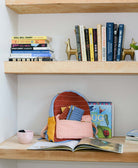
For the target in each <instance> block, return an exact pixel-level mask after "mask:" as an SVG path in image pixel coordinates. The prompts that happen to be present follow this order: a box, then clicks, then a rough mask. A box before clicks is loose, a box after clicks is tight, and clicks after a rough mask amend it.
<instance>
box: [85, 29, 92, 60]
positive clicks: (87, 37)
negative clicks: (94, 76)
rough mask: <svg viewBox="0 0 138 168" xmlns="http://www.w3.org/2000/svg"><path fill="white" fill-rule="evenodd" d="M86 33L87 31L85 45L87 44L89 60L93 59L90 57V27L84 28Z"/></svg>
mask: <svg viewBox="0 0 138 168" xmlns="http://www.w3.org/2000/svg"><path fill="white" fill-rule="evenodd" d="M84 33H85V45H86V56H87V61H91V59H90V42H89V30H88V29H84Z"/></svg>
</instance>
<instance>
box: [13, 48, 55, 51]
mask: <svg viewBox="0 0 138 168" xmlns="http://www.w3.org/2000/svg"><path fill="white" fill-rule="evenodd" d="M20 50H24V51H26V50H27V51H28V50H30V51H33V50H50V48H49V47H28V48H27V47H22V48H19V47H17V48H15V47H14V48H11V52H12V51H20ZM50 51H52V50H50Z"/></svg>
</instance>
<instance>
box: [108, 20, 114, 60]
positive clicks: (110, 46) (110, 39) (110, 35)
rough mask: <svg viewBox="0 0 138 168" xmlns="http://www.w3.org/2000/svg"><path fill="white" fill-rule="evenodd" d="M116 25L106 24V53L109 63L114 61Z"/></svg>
mask: <svg viewBox="0 0 138 168" xmlns="http://www.w3.org/2000/svg"><path fill="white" fill-rule="evenodd" d="M113 39H114V23H106V51H107V59H106V60H107V61H113V52H114V48H113V46H114V40H113Z"/></svg>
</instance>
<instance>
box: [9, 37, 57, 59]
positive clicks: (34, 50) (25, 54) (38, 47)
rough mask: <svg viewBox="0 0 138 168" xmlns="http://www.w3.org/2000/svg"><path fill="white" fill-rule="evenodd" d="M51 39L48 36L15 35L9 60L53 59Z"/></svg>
mask: <svg viewBox="0 0 138 168" xmlns="http://www.w3.org/2000/svg"><path fill="white" fill-rule="evenodd" d="M51 41H52V39H51V38H50V37H47V36H13V37H12V44H11V55H10V57H9V61H52V60H53V52H54V51H53V50H52V49H51V47H50V44H49V43H50V42H51Z"/></svg>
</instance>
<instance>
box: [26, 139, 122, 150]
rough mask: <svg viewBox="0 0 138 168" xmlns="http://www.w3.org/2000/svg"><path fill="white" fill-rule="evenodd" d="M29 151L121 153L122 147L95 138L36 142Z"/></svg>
mask: <svg viewBox="0 0 138 168" xmlns="http://www.w3.org/2000/svg"><path fill="white" fill-rule="evenodd" d="M28 149H29V150H68V151H72V152H74V151H78V150H91V149H96V150H103V151H109V152H115V153H123V145H122V144H117V143H111V142H107V141H105V140H100V139H95V138H83V139H81V140H80V141H77V140H70V141H64V142H56V143H54V142H47V141H40V142H36V143H35V144H33V145H32V146H30V147H29V148H28Z"/></svg>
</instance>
